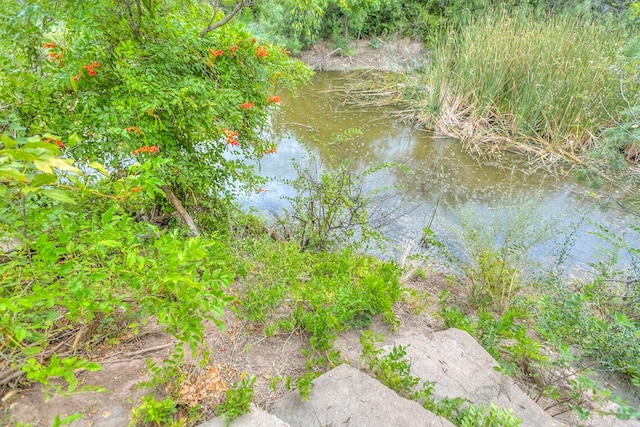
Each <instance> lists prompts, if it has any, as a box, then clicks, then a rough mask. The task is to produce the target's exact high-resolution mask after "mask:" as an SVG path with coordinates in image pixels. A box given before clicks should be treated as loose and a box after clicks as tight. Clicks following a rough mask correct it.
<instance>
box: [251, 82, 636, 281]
mask: <svg viewBox="0 0 640 427" xmlns="http://www.w3.org/2000/svg"><path fill="white" fill-rule="evenodd" d="M349 78H353V77H352V76H351V75H350V74H345V73H337V72H330V73H327V72H325V73H318V74H316V76H315V77H314V79H313V82H312V84H310V85H308V86H306V87H304V88H302V89H301V90H299V91H298V92H297V94H296V97H295V98H294V97H291V96H283V106H282V108H280V109H279V110H278V111H277V112H276V113H275V114H274V115H273V116H272V118H271V123H270V127H269V128H270V129H269V131H268V133H267V135H268V137H269V138H271V139H272V140H274V141H277V142H278V151H277V153H276V154H271V155H267V156H265V157H264V158H263V159H262V160H261V161H260V162H259V163H257V164H256V166H257V168H258V170H259V172H260V174H261V175H263V176H265V177H268V178H270V181H269V183H268V184H266V185H265V186H264V190H265V191H263V192H260V193H258V194H252V195H249V196H247V197H246V198H244V200H243V203H244V204H245V206H246V207H248V208H255V209H256V210H257V211H261V212H263V213H270V214H277V213H278V212H280V211H281V210H282V209H284V208H286V207H287V206H288V204H289V202H288V201H287V200H286V199H284V197H286V196H293V195H294V191H293V189H292V188H291V186H289V185H288V184H286V183H285V182H284V181H285V180H287V179H293V178H294V177H295V176H296V172H295V169H294V167H293V161H297V162H302V163H303V164H304V162H305V161H306V160H305V159H306V158H307V157H308V150H309V151H310V152H311V153H313V154H314V155H315V156H318V157H319V158H320V160H321V161H322V163H323V164H324V165H325V166H326V167H329V168H330V167H333V166H335V165H336V164H337V162H339V161H340V160H342V159H346V158H350V159H352V160H353V162H354V164H355V165H358V166H361V167H369V166H375V165H377V164H380V163H383V162H395V163H401V164H403V165H405V166H406V167H407V168H408V169H409V170H410V171H411V172H410V173H408V172H406V171H403V170H401V169H399V168H396V169H385V170H383V171H381V172H379V173H377V174H376V175H374V176H373V177H372V179H371V180H369V182H368V184H367V185H369V186H371V187H372V188H373V187H379V186H388V185H390V184H393V185H398V186H399V187H400V188H398V189H397V190H396V191H397V194H396V195H395V196H396V197H395V198H394V200H393V201H392V202H390V205H389V206H387V208H388V209H395V208H397V207H398V204H399V203H401V204H402V208H403V210H404V211H406V215H404V216H402V217H401V218H399V219H398V220H397V221H396V222H395V223H394V224H393V225H392V226H390V227H388V229H386V230H384V232H385V234H386V235H387V236H388V237H389V240H390V245H389V247H390V248H391V249H390V251H389V254H388V255H389V256H392V257H396V258H398V255H399V254H402V253H404V254H405V255H406V251H407V250H410V251H415V252H420V251H422V249H421V248H420V245H418V244H417V242H418V241H419V240H420V238H421V236H422V233H423V229H424V227H425V226H427V225H428V224H430V222H431V220H432V218H433V223H432V224H431V225H432V229H433V230H435V231H436V234H437V235H438V237H439V238H440V239H442V240H444V241H446V240H448V239H451V238H452V234H451V230H452V229H454V228H455V227H456V226H455V224H456V222H457V221H458V220H459V218H460V211H461V210H463V211H469V210H470V209H471V210H475V211H476V212H477V216H478V218H480V222H482V221H483V218H485V220H486V221H489V220H490V219H494V218H496V217H500V216H504V215H508V214H505V212H509V210H510V209H512V208H514V207H515V208H517V206H509V204H511V205H513V204H516V205H517V204H522V203H530V204H531V206H532V209H531V211H532V212H531V218H529V219H528V220H530V221H537V222H544V223H554V224H555V227H556V228H555V230H556V231H555V232H554V234H553V236H551V237H550V238H549V239H547V240H546V241H545V242H542V243H541V244H539V245H535V247H534V248H532V257H533V259H532V261H536V264H540V265H542V266H543V267H545V268H548V267H549V265H553V264H554V263H558V262H559V261H558V258H559V256H560V252H562V251H564V250H567V249H568V256H567V257H566V259H564V263H563V265H562V268H563V271H565V272H580V271H585V270H586V269H588V265H589V264H590V263H592V262H594V261H597V260H599V259H600V257H601V255H602V254H603V253H604V252H605V251H607V250H608V249H609V248H610V246H609V245H607V244H606V243H604V242H603V241H602V240H601V239H600V238H599V237H597V236H596V235H595V234H594V232H595V231H597V230H598V224H599V225H602V226H604V227H606V228H607V229H608V230H611V231H613V232H614V233H617V234H619V235H622V234H623V233H627V231H628V227H629V224H630V221H632V220H633V218H632V217H629V216H628V215H627V214H626V213H625V212H624V211H623V210H621V209H619V208H616V207H615V205H613V207H612V206H609V207H608V208H607V207H605V205H604V204H603V203H602V197H596V195H595V194H594V192H593V191H591V190H590V189H588V188H586V187H584V186H583V185H581V184H579V183H576V182H575V181H574V180H572V179H571V178H570V177H563V178H562V179H558V178H557V177H554V176H552V175H551V174H548V173H545V172H535V173H523V172H522V171H523V170H524V169H525V168H526V166H525V165H523V164H522V162H521V160H520V159H519V158H517V157H515V156H510V155H504V156H502V158H499V159H497V160H496V159H493V160H491V162H486V161H485V162H483V161H479V160H478V159H476V158H474V157H472V156H470V155H467V154H465V153H464V152H462V151H461V149H460V144H459V143H458V142H457V141H456V140H453V139H450V138H442V137H436V136H433V135H431V134H429V133H428V132H426V131H424V130H419V129H415V128H414V127H413V126H412V125H411V124H406V123H402V122H400V121H398V120H397V119H395V118H394V116H393V114H392V112H391V110H389V109H386V108H381V107H370V108H365V107H355V106H353V105H344V104H343V103H341V102H340V97H339V95H338V94H337V93H336V92H335V91H333V90H332V88H334V87H336V86H342V85H344V83H345V82H346V81H348V79H349ZM349 128H358V129H360V130H361V132H362V133H361V135H360V136H358V137H356V138H354V139H353V140H350V141H348V142H340V143H334V144H331V145H330V146H329V147H328V151H326V150H325V149H323V148H322V147H323V146H324V147H326V144H322V143H321V142H322V141H325V142H326V141H329V140H330V139H331V136H332V135H334V134H338V133H340V132H344V131H345V130H347V129H349ZM305 147H306V148H305ZM307 149H308V150H307ZM327 153H328V154H327ZM507 196H508V197H507ZM494 225H495V224H494ZM525 227H526V225H525ZM494 231H496V230H494ZM496 232H497V234H500V230H497V231H496ZM496 238H500V237H496ZM635 242H636V243H637V240H635ZM636 247H638V245H636Z"/></svg>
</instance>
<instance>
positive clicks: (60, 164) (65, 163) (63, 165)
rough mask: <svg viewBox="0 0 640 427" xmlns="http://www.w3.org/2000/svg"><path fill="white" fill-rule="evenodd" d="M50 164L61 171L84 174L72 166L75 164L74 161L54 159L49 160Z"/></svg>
mask: <svg viewBox="0 0 640 427" xmlns="http://www.w3.org/2000/svg"><path fill="white" fill-rule="evenodd" d="M48 162H49V164H50V165H51V166H53V167H54V168H56V169H59V170H61V171H70V172H75V173H78V174H82V171H81V170H80V169H78V168H77V167H75V166H71V164H72V163H73V160H71V159H59V158H53V159H48Z"/></svg>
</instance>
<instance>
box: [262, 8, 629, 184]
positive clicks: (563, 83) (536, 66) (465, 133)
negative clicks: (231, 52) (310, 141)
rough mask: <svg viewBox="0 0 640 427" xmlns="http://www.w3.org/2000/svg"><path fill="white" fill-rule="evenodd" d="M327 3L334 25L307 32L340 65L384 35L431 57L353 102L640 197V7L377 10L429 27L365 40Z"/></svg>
mask: <svg viewBox="0 0 640 427" xmlns="http://www.w3.org/2000/svg"><path fill="white" fill-rule="evenodd" d="M328 3H329V6H328V7H327V8H326V10H324V9H323V11H324V13H325V14H326V15H323V16H324V17H325V19H324V21H322V23H321V24H320V22H319V23H318V24H317V25H316V26H313V28H308V29H307V31H308V32H309V34H311V35H312V36H314V37H316V38H319V39H320V38H325V39H326V38H329V39H330V40H333V43H334V46H335V47H336V49H338V50H337V51H339V52H340V54H344V55H349V52H350V49H349V46H350V41H353V39H355V38H357V37H359V36H360V35H364V36H365V37H369V38H371V39H372V41H371V43H373V45H374V46H375V44H376V43H377V42H376V40H378V38H379V37H382V36H384V35H385V34H386V35H390V34H394V35H396V36H397V35H399V34H402V35H409V36H411V37H417V38H419V39H421V40H423V41H424V43H425V46H426V48H427V55H428V61H427V65H426V66H425V67H424V68H423V69H421V70H415V72H413V73H409V74H405V75H400V76H396V77H395V78H392V79H389V78H383V79H377V80H372V81H371V83H369V85H370V86H369V87H367V88H363V87H361V85H362V82H354V84H353V85H354V87H350V88H345V96H346V98H348V99H349V100H350V101H354V99H355V100H356V102H359V103H360V104H361V105H366V104H367V103H368V100H371V101H370V103H371V105H383V104H385V103H386V104H387V105H397V106H399V107H400V110H401V114H400V116H401V117H402V118H403V119H405V120H411V121H416V122H418V123H419V124H421V125H422V126H424V127H425V128H426V129H428V130H432V131H434V132H435V133H437V134H444V135H450V136H453V137H455V138H458V139H459V140H460V142H461V143H462V144H463V146H464V147H465V148H466V149H467V150H468V151H469V152H471V153H474V154H475V155H479V156H491V155H497V154H499V153H501V152H505V151H510V152H516V153H519V154H521V155H523V156H526V158H527V159H529V160H530V165H531V167H532V168H536V167H541V168H546V169H548V170H552V171H554V172H555V173H559V174H563V173H567V171H571V172H574V174H575V175H576V176H578V177H579V178H581V179H584V180H585V181H587V182H588V183H589V184H591V185H595V186H602V185H603V184H605V183H607V184H614V186H615V185H624V186H625V189H626V191H629V192H631V193H635V190H634V189H635V187H636V186H635V184H636V183H637V179H638V174H639V172H640V169H639V168H638V159H639V156H638V150H639V149H638V147H639V145H638V137H637V132H636V129H637V127H638V126H637V125H638V120H637V113H636V109H637V105H639V103H640V93H639V92H638V83H637V82H638V77H637V69H638V64H637V56H638V39H637V26H638V23H637V19H638V18H637V16H636V15H635V12H634V10H635V9H634V8H633V7H631V6H629V5H623V4H619V5H614V6H612V5H611V4H605V3H603V2H600V3H599V2H572V1H568V2H544V1H538V2H535V1H532V2H518V1H513V2H509V1H503V2H487V1H476V2H456V1H454V2H449V4H447V5H446V6H445V5H443V4H441V3H440V2H426V4H422V3H421V4H417V3H416V4H414V3H412V2H404V3H403V4H402V5H400V4H397V3H396V2H393V1H390V2H368V3H366V4H367V7H364V6H363V7H362V8H361V9H358V13H361V14H375V15H376V16H397V15H398V14H400V12H399V11H402V13H403V14H404V15H403V16H406V17H407V19H414V18H416V19H417V21H412V22H419V23H421V24H423V25H424V26H416V27H412V28H413V32H411V31H409V33H407V27H406V25H405V23H404V21H403V20H402V19H397V20H391V22H393V23H395V25H396V26H393V27H391V26H388V25H386V26H385V24H381V23H380V22H381V21H378V20H373V21H375V22H376V23H378V24H371V25H369V26H358V25H356V24H354V26H355V29H356V31H352V32H351V37H350V38H345V37H346V35H342V36H341V35H340V32H339V29H340V28H342V27H340V26H339V25H338V24H337V22H343V23H349V22H351V21H350V20H349V16H350V15H349V13H356V12H355V10H352V11H348V10H346V9H340V8H337V6H336V7H333V6H331V5H330V3H331V2H328ZM285 16H286V15H285ZM339 17H342V20H340V19H338V18H339ZM409 17H411V18H409ZM265 20H266V21H267V22H269V20H268V18H266V17H265ZM355 21H356V22H358V21H357V20H355ZM382 22H385V21H382ZM345 25H346V24H345ZM345 34H346V33H345ZM286 39H287V40H288V39H293V40H295V41H296V42H299V43H302V46H304V45H305V43H308V42H309V41H307V39H305V38H304V37H298V36H297V34H296V33H289V35H288V38H286ZM312 39H313V37H312ZM636 196H637V194H636Z"/></svg>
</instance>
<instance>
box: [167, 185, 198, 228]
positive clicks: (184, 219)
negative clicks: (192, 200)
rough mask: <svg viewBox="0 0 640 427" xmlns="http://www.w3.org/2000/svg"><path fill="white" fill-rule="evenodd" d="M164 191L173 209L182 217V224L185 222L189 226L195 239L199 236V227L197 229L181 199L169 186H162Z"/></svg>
mask: <svg viewBox="0 0 640 427" xmlns="http://www.w3.org/2000/svg"><path fill="white" fill-rule="evenodd" d="M162 191H164V194H165V195H166V196H167V199H169V201H170V202H171V204H172V205H173V207H174V208H175V209H176V212H178V215H179V216H180V219H181V220H182V222H184V223H185V224H186V225H187V227H189V230H190V231H191V234H192V235H193V236H194V237H195V236H199V235H200V231H198V227H196V223H195V222H194V221H193V218H191V215H189V212H187V210H186V209H185V208H184V206H182V202H181V201H180V199H178V198H177V197H176V195H175V194H174V193H173V191H172V190H171V188H170V187H169V186H167V185H164V186H162Z"/></svg>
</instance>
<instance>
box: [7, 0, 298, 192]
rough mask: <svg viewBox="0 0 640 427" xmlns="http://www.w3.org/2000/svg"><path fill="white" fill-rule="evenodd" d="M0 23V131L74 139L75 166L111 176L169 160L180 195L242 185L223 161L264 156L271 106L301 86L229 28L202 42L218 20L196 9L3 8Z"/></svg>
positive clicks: (150, 5)
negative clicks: (82, 162) (95, 167)
mask: <svg viewBox="0 0 640 427" xmlns="http://www.w3.org/2000/svg"><path fill="white" fill-rule="evenodd" d="M0 14H1V16H2V18H3V22H5V23H7V25H6V26H4V27H3V29H2V30H0V31H1V33H0V36H1V38H2V46H3V47H2V50H3V55H2V59H1V60H0V61H1V62H0V69H2V76H3V77H2V80H1V83H0V97H1V98H2V99H3V100H5V102H6V104H4V105H3V108H2V110H0V129H2V130H4V131H9V132H12V133H13V134H14V135H15V136H29V135H34V134H42V133H45V132H50V133H53V134H57V135H74V134H75V135H78V136H79V137H80V141H79V143H78V144H77V145H75V146H73V147H71V146H69V147H68V149H69V151H70V154H71V155H72V156H73V157H75V158H82V159H87V158H89V159H92V160H96V161H100V162H103V163H104V164H105V165H106V166H108V167H109V168H111V170H113V171H117V172H122V171H124V170H125V169H126V167H127V166H128V165H129V164H130V163H132V162H133V161H134V158H133V157H135V155H139V154H141V153H147V154H151V155H156V154H157V155H158V156H161V157H163V158H168V159H171V161H170V162H169V163H167V164H166V165H165V167H164V168H163V169H162V170H161V173H160V177H161V179H162V180H164V181H165V183H167V184H169V185H171V187H172V188H174V189H182V192H183V193H187V192H188V193H190V194H193V193H195V194H207V195H215V196H221V195H224V194H228V193H229V192H230V190H231V189H232V188H233V185H232V184H233V183H235V182H237V180H239V179H240V180H242V179H244V180H245V182H246V178H247V177H249V176H250V173H249V172H250V171H249V169H248V167H247V166H246V165H244V164H243V163H241V162H239V161H237V160H232V158H231V157H232V156H229V153H230V151H232V150H233V151H238V152H241V153H242V154H245V155H251V156H258V157H259V156H262V155H264V154H265V153H266V152H268V151H269V150H270V149H271V148H272V146H271V145H272V144H271V143H270V142H269V141H265V140H263V139H262V137H261V134H260V130H261V127H262V126H263V125H264V123H265V119H266V117H267V114H268V111H269V108H272V107H273V106H274V105H276V104H277V103H278V102H279V97H278V92H279V91H280V90H282V89H285V88H292V87H294V86H295V85H296V84H297V83H299V82H300V81H303V80H304V79H305V78H306V77H307V74H306V71H305V69H304V67H303V66H302V65H301V64H300V63H299V62H297V61H293V60H291V59H290V58H289V57H288V52H286V51H285V50H283V49H282V48H279V47H276V46H272V45H269V44H263V43H261V42H259V41H257V40H256V39H255V38H252V36H251V34H250V33H248V32H247V31H246V30H245V29H243V27H242V26H241V25H239V24H236V23H234V22H233V21H231V22H229V23H227V24H226V25H224V26H222V27H219V28H217V29H216V30H214V31H209V32H206V33H205V32H204V31H203V30H205V29H206V28H207V27H208V26H209V25H210V23H211V22H216V21H220V20H222V19H224V17H225V13H224V11H222V10H218V9H214V8H213V7H211V6H209V5H207V4H206V3H203V2H197V1H192V2H176V1H171V0H146V1H135V2H133V1H128V0H124V1H111V0H102V1H98V2H91V3H87V2H76V1H73V0H59V1H53V2H51V1H34V2H28V3H22V2H4V3H3V5H2V6H0ZM201 32H202V33H203V37H201V36H200V34H201ZM64 143H66V141H64ZM145 155H146V154H145Z"/></svg>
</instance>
